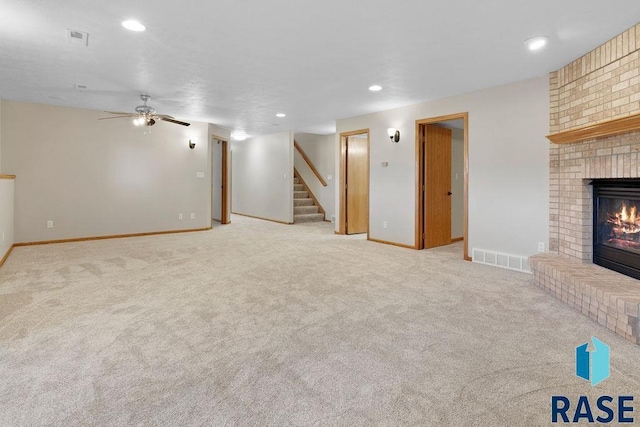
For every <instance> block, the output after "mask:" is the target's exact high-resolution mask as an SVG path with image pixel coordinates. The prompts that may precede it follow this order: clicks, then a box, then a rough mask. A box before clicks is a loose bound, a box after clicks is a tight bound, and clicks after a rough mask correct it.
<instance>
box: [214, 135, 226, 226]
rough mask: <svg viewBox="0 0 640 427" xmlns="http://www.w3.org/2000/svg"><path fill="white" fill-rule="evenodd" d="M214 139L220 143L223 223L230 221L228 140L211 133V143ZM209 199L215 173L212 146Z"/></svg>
mask: <svg viewBox="0 0 640 427" xmlns="http://www.w3.org/2000/svg"><path fill="white" fill-rule="evenodd" d="M216 141H220V144H222V147H221V152H222V159H221V166H222V167H221V171H220V173H221V174H222V180H221V182H222V184H221V185H222V191H221V192H220V197H221V200H220V224H222V225H225V224H229V223H230V222H231V221H230V220H229V186H228V181H229V179H228V178H229V173H228V171H229V167H228V159H229V141H228V139H227V138H223V137H221V136H218V135H214V134H211V144H212V145H213V144H215V143H216ZM211 159H212V161H211V199H212V200H213V174H214V173H216V169H217V167H216V165H215V164H214V163H213V147H212V149H211ZM211 226H212V227H213V213H212V214H211Z"/></svg>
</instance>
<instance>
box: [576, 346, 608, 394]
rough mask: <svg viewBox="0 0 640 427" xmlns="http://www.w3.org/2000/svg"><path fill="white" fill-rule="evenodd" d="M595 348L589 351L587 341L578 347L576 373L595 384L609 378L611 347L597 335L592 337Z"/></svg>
mask: <svg viewBox="0 0 640 427" xmlns="http://www.w3.org/2000/svg"><path fill="white" fill-rule="evenodd" d="M591 342H593V347H594V350H592V351H589V350H588V349H587V347H589V343H588V342H586V343H584V344H582V345H579V346H578V347H576V375H577V376H579V377H580V378H583V379H585V380H587V381H591V385H592V386H595V385H598V384H600V383H601V382H602V381H604V380H606V379H607V378H609V372H610V366H609V359H610V349H609V346H608V345H606V344H605V343H603V342H602V341H600V340H599V339H598V338H596V337H591Z"/></svg>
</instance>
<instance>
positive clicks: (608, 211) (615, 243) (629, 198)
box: [592, 179, 640, 279]
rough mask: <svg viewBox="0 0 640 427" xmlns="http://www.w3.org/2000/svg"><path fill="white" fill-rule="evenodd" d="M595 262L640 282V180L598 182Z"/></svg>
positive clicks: (595, 217)
mask: <svg viewBox="0 0 640 427" xmlns="http://www.w3.org/2000/svg"><path fill="white" fill-rule="evenodd" d="M592 185H593V186H594V191H593V194H594V206H593V207H594V209H593V211H594V218H593V253H594V259H593V261H594V263H596V264H599V265H602V266H603V267H607V268H610V269H612V270H616V271H618V272H620V273H623V274H626V275H628V276H631V277H635V278H638V279H640V180H637V179H607V180H595V181H593V182H592Z"/></svg>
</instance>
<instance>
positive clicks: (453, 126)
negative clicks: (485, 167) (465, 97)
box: [415, 113, 471, 261]
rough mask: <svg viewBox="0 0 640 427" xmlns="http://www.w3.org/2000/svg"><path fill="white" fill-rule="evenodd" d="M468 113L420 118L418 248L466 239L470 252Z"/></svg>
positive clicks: (464, 245) (465, 247)
mask: <svg viewBox="0 0 640 427" xmlns="http://www.w3.org/2000/svg"><path fill="white" fill-rule="evenodd" d="M468 116H469V115H468V113H459V114H451V115H447V116H440V117H433V118H429V119H422V120H417V121H416V244H415V246H416V249H429V248H434V247H438V246H444V245H449V244H451V243H455V242H458V241H460V240H462V241H463V248H464V249H463V257H464V259H466V260H469V261H470V260H471V258H470V257H469V255H468V252H469V251H468V176H469V150H468V146H469V139H468Z"/></svg>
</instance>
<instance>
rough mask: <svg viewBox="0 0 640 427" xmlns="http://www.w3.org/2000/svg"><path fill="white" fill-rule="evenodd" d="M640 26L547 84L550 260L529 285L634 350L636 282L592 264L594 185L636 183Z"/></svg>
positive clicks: (639, 304)
mask: <svg viewBox="0 0 640 427" xmlns="http://www.w3.org/2000/svg"><path fill="white" fill-rule="evenodd" d="M639 49H640V24H638V25H636V26H635V27H632V28H630V29H629V30H627V31H625V32H624V33H622V34H620V35H619V36H617V37H615V38H614V39H612V40H610V41H609V42H607V43H605V44H604V45H602V46H600V47H598V48H597V49H594V50H593V51H591V52H589V53H588V54H586V55H584V56H583V57H581V58H578V59H577V60H576V61H574V62H572V63H571V64H568V65H567V66H565V67H563V68H562V69H560V70H558V71H557V72H554V73H551V76H550V131H551V135H549V139H550V140H551V141H552V143H551V144H550V212H549V214H550V216H549V220H550V222H549V225H550V239H549V249H550V253H548V254H543V255H536V256H533V257H531V258H530V265H531V269H532V271H533V272H534V282H535V283H536V285H538V286H540V287H542V288H544V289H545V290H547V291H548V292H550V293H552V294H553V295H555V296H557V297H558V298H560V299H562V300H563V301H564V302H565V303H567V304H569V305H571V306H573V307H574V308H576V309H578V310H580V311H581V312H582V313H584V314H586V315H588V316H589V317H591V318H592V319H593V320H595V321H597V322H598V323H600V324H602V325H604V326H606V327H607V328H608V329H610V330H611V331H613V332H615V333H617V334H619V335H621V336H623V337H625V338H626V339H627V340H629V341H631V342H634V343H636V344H640V320H639V318H640V281H639V280H636V279H633V278H630V277H627V276H624V275H622V274H620V273H617V272H613V271H610V270H607V269H604V268H603V267H600V266H596V265H593V264H592V257H593V238H592V236H593V222H592V216H593V195H592V187H591V186H590V185H589V183H590V182H591V181H592V180H594V179H605V178H640V165H639V160H640V50H639Z"/></svg>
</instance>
